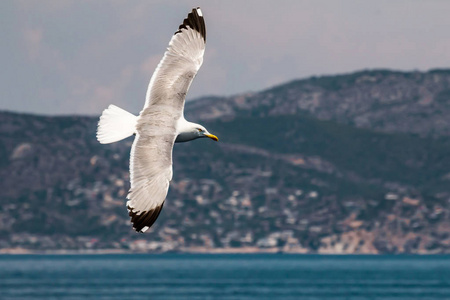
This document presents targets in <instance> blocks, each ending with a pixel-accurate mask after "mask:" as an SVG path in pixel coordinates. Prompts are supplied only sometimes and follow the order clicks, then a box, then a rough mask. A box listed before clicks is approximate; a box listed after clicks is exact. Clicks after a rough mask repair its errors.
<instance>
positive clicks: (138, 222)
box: [127, 202, 164, 233]
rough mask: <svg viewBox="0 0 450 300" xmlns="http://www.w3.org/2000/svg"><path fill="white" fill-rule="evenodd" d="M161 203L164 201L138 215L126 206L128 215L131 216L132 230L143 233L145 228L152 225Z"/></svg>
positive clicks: (161, 206) (159, 211)
mask: <svg viewBox="0 0 450 300" xmlns="http://www.w3.org/2000/svg"><path fill="white" fill-rule="evenodd" d="M163 205H164V202H163V203H162V204H161V205H160V206H157V207H155V208H154V209H151V210H149V211H144V212H142V213H141V214H139V215H138V214H137V213H136V212H133V209H132V208H131V207H129V206H127V208H128V211H129V212H128V215H129V216H130V217H131V223H133V228H134V230H136V231H137V232H141V233H144V232H145V231H146V230H147V229H149V228H150V227H152V225H153V223H155V221H156V219H157V218H158V216H159V214H160V213H161V210H162V208H163ZM144 228H145V229H144Z"/></svg>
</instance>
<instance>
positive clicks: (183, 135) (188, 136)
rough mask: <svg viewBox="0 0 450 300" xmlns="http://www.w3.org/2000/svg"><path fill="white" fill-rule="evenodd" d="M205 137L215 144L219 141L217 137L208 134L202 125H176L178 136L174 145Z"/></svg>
mask: <svg viewBox="0 0 450 300" xmlns="http://www.w3.org/2000/svg"><path fill="white" fill-rule="evenodd" d="M205 137H207V138H210V139H212V140H214V141H216V142H217V141H218V140H219V139H218V138H217V136H215V135H214V134H211V133H209V131H208V130H206V128H205V127H203V126H202V125H200V124H196V123H192V122H187V121H186V122H183V123H181V124H179V125H178V136H177V139H176V140H175V143H182V142H187V141H191V140H195V139H199V138H205Z"/></svg>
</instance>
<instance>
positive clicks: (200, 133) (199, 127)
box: [194, 124, 219, 142]
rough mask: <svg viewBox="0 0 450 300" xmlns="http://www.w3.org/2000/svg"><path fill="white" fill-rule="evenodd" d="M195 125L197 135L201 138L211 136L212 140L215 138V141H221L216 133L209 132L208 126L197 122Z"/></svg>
mask: <svg viewBox="0 0 450 300" xmlns="http://www.w3.org/2000/svg"><path fill="white" fill-rule="evenodd" d="M194 127H195V128H194V132H195V133H196V134H197V136H198V137H199V138H204V137H207V138H210V139H212V140H214V141H216V142H218V141H219V138H217V136H215V135H214V134H211V133H209V131H208V130H206V128H205V127H203V126H202V125H200V124H195V126H194Z"/></svg>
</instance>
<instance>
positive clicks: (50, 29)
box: [0, 0, 450, 115]
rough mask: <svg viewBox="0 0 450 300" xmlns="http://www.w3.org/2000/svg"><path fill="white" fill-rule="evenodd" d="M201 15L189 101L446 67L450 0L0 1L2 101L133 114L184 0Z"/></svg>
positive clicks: (0, 106)
mask: <svg viewBox="0 0 450 300" xmlns="http://www.w3.org/2000/svg"><path fill="white" fill-rule="evenodd" d="M194 6H200V7H201V8H202V11H203V14H204V16H205V20H206V27H207V46H206V53H205V59H204V62H203V66H202V68H201V69H200V71H199V73H198V75H197V77H196V79H195V80H194V83H193V85H192V86H191V90H190V92H189V95H188V99H193V98H196V97H199V96H204V95H233V94H238V93H243V92H248V91H258V90H261V89H265V88H268V87H271V86H274V85H277V84H279V83H283V82H286V81H289V80H293V79H297V78H304V77H309V76H312V75H325V74H338V73H344V72H352V71H355V70H361V69H372V68H390V69H399V70H428V69H431V68H447V67H450V18H449V14H450V1H446V0H436V1H429V0H428V1H425V0H423V1H413V0H408V1H401V0H396V1H392V0H387V1H380V0H377V1H364V0H360V1H350V0H349V1H337V0H333V1H331V0H329V1H317V0H314V1H313V0H311V1H298V0H293V1H288V0H277V1H263V0H253V1H249V0H245V1H243V0H239V1H234V0H233V1H223V0H222V1H219V0H218V1H212V0H196V1H187V0H186V1H184V0H173V1H169V0H161V1H150V0H133V1H129V0H128V1H99V0H95V1H78V0H74V1H71V0H67V1H64V0H58V1H55V0H49V1H46V0H40V1H33V0H29V1H21V0H14V1H9V0H2V1H0V24H1V26H0V39H1V46H0V91H1V92H0V110H12V111H20V112H32V113H39V114H50V115H54V114H90V115H96V114H100V113H101V111H102V110H103V109H104V108H105V107H106V106H107V105H108V104H110V103H114V104H116V105H119V106H121V107H123V108H125V109H127V110H130V111H131V112H134V113H138V112H139V111H140V109H141V108H142V106H143V104H144V97H145V92H146V89H147V84H148V81H149V80H150V76H151V74H152V73H153V70H154V68H155V67H156V65H157V64H158V62H159V60H160V59H161V57H162V55H163V53H164V51H165V49H166V47H167V44H168V42H169V40H170V38H171V36H172V34H173V33H174V32H175V31H176V30H177V28H178V25H179V24H180V23H181V22H182V20H183V19H184V18H185V16H186V15H187V13H188V12H189V11H190V9H191V8H192V7H194Z"/></svg>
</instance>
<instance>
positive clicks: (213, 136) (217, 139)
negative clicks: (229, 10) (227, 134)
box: [205, 133, 219, 142]
mask: <svg viewBox="0 0 450 300" xmlns="http://www.w3.org/2000/svg"><path fill="white" fill-rule="evenodd" d="M205 136H206V137H209V138H210V139H212V140H215V141H216V142H218V141H219V138H218V137H217V136H215V135H214V134H211V133H209V134H205Z"/></svg>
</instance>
